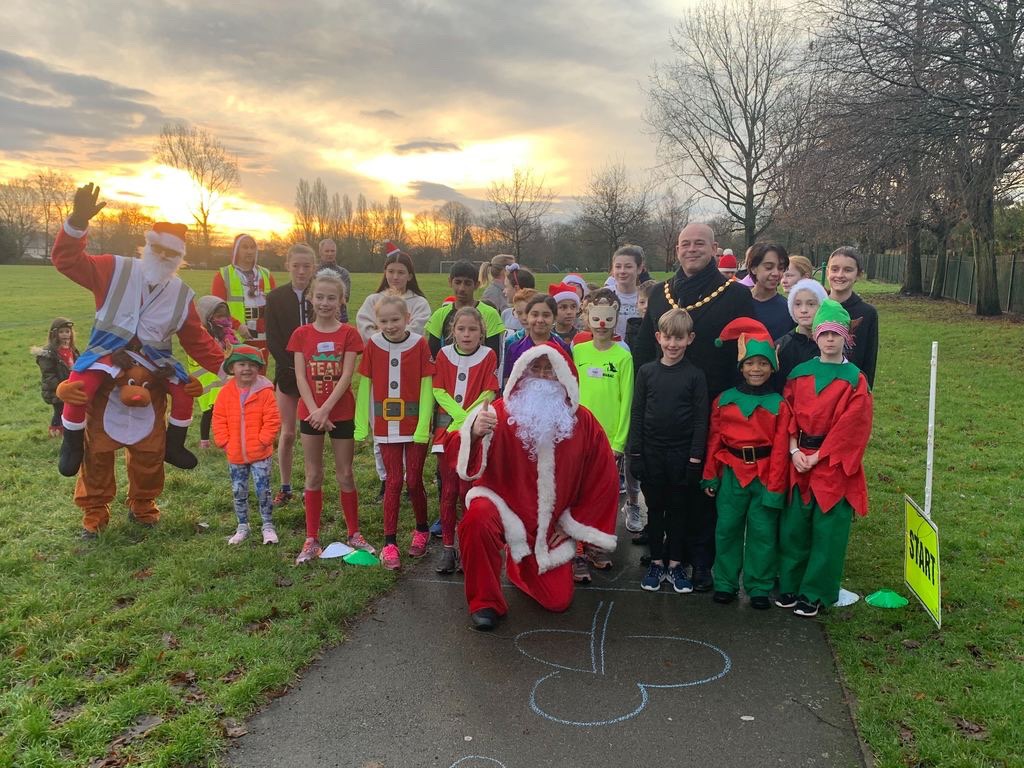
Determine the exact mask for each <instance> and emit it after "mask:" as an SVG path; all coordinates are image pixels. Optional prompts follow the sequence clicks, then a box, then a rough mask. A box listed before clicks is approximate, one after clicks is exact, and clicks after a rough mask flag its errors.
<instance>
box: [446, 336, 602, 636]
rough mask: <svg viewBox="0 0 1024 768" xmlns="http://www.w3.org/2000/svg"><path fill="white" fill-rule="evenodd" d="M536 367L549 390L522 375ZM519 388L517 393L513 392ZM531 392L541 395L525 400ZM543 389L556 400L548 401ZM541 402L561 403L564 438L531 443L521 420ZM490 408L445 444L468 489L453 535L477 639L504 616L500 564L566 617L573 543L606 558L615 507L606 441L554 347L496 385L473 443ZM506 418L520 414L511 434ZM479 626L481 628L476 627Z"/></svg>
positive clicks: (539, 351) (526, 355) (536, 352)
mask: <svg viewBox="0 0 1024 768" xmlns="http://www.w3.org/2000/svg"><path fill="white" fill-rule="evenodd" d="M540 358H546V359H547V360H548V361H549V362H550V365H551V368H552V370H553V372H554V377H555V381H551V380H548V379H539V378H537V377H535V376H533V375H532V374H530V373H528V370H529V369H530V368H531V366H532V365H533V364H534V362H535V361H539V359H540ZM537 384H542V385H543V386H542V387H536V386H535V385H537ZM549 385H554V386H551V387H549ZM520 387H522V388H523V392H522V393H518V392H517V389H519V388H520ZM535 389H538V390H542V391H543V394H540V395H538V396H536V397H529V395H530V393H531V391H533V390H535ZM549 389H550V390H551V391H552V392H554V393H555V394H558V393H560V394H562V395H563V396H564V398H565V400H564V401H561V402H559V400H558V398H557V397H554V398H553V397H551V394H550V393H549V392H548V390H549ZM524 395H527V397H525V398H524ZM545 401H548V402H556V403H559V404H562V403H564V407H565V409H566V412H567V414H568V430H567V431H564V432H562V431H559V432H557V433H556V434H554V435H547V436H544V437H543V438H539V439H531V433H530V431H529V430H528V428H527V427H528V424H529V417H528V413H529V410H530V408H531V406H536V407H537V408H538V409H539V408H541V407H543V404H544V402H545ZM489 407H490V406H487V405H486V404H484V405H481V406H478V407H477V408H475V409H474V410H473V411H471V412H470V413H469V414H468V415H467V417H466V421H465V422H464V423H463V425H462V427H461V428H460V429H459V432H458V433H456V434H455V435H453V437H452V440H453V444H454V445H453V447H454V448H457V450H458V464H457V466H458V471H459V476H460V477H461V478H462V479H464V480H467V481H471V482H472V484H473V487H472V488H471V489H470V491H469V493H468V494H467V495H466V503H467V509H466V514H465V516H464V517H463V518H462V522H461V523H460V524H459V528H458V533H459V550H460V553H461V555H462V566H463V570H464V572H465V577H466V580H465V589H466V601H467V602H468V604H469V610H470V612H471V613H472V614H473V619H474V623H475V624H476V626H477V628H479V629H491V628H493V626H494V623H495V620H496V618H497V617H498V616H502V615H504V614H505V613H507V611H508V604H507V603H506V601H505V596H504V595H503V594H502V588H501V559H502V555H503V554H506V555H507V556H506V558H505V561H506V567H507V571H508V578H509V580H510V581H511V582H512V583H513V584H514V585H515V586H516V587H518V588H519V589H520V590H522V591H523V592H525V593H526V594H527V595H529V596H530V597H532V598H533V599H534V600H536V601H537V602H538V603H540V604H541V605H542V606H543V607H544V608H546V609H548V610H551V611H564V610H566V609H567V608H568V607H569V605H570V603H571V602H572V596H573V588H574V584H573V579H572V565H571V563H572V559H573V556H574V555H575V553H576V541H574V539H575V540H578V541H583V542H586V543H589V544H594V545H596V546H598V547H601V548H602V549H605V550H607V551H612V550H614V549H615V544H616V539H615V534H614V531H615V516H616V507H617V504H618V487H617V473H616V471H615V459H614V457H613V455H612V450H611V447H610V446H609V445H608V439H607V437H605V434H604V430H603V429H602V428H601V425H600V423H598V421H597V419H596V418H594V416H593V415H592V414H591V413H590V412H589V411H588V410H587V409H586V408H581V407H580V406H579V384H578V383H577V381H576V377H575V374H574V369H573V366H572V362H571V360H570V359H569V358H568V355H567V354H566V353H565V352H564V351H563V350H562V349H561V347H559V346H557V344H556V343H548V344H539V345H537V346H535V347H532V348H530V349H528V350H526V351H525V352H523V354H522V355H521V356H520V357H519V359H518V360H517V361H516V365H515V366H514V367H513V368H512V371H511V374H510V376H509V379H508V382H507V383H506V384H505V390H504V399H502V400H498V401H497V402H495V403H494V405H493V409H494V413H495V415H496V418H497V423H496V424H495V427H494V429H493V431H491V432H490V433H489V434H486V435H484V436H483V437H480V438H479V439H473V436H472V435H473V425H474V423H475V422H476V420H477V419H479V418H480V416H481V412H482V410H483V409H484V408H489ZM512 413H516V414H520V415H519V418H520V419H521V420H522V421H523V422H524V423H522V424H517V423H516V419H515V418H514V417H513V416H512ZM559 416H563V414H559ZM534 434H536V433H534ZM561 534H565V535H567V536H568V537H570V538H565V539H564V540H561V541H560V542H559V543H557V544H556V545H555V546H551V545H550V543H551V542H552V537H556V540H557V539H559V538H562V536H561ZM478 616H480V617H484V618H485V620H484V621H483V622H480V621H478V620H477V619H478Z"/></svg>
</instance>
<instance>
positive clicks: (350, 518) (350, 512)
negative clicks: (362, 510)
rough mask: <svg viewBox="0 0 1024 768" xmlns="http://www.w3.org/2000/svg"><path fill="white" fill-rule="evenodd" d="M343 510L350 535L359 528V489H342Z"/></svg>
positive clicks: (340, 494)
mask: <svg viewBox="0 0 1024 768" xmlns="http://www.w3.org/2000/svg"><path fill="white" fill-rule="evenodd" d="M339 496H340V497H341V511H342V512H343V513H344V514H345V527H347V528H348V535H349V536H351V535H352V534H353V533H355V532H356V531H358V530H359V493H358V492H357V491H341V492H340V493H339Z"/></svg>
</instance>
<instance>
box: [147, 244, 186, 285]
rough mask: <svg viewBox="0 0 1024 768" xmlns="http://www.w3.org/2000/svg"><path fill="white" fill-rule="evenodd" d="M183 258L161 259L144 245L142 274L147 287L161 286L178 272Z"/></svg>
mask: <svg viewBox="0 0 1024 768" xmlns="http://www.w3.org/2000/svg"><path fill="white" fill-rule="evenodd" d="M184 259H185V257H184V256H179V257H178V258H176V259H162V258H160V257H159V256H157V255H156V254H155V253H153V249H152V248H151V247H150V246H149V244H148V243H147V244H146V247H145V248H143V249H142V274H143V275H144V276H145V278H146V282H147V283H148V284H149V285H163V284H164V283H166V282H167V281H168V280H170V279H171V278H172V277H174V274H175V273H176V272H177V271H178V267H180V266H181V262H182V261H184Z"/></svg>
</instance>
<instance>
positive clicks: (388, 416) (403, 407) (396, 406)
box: [373, 397, 420, 421]
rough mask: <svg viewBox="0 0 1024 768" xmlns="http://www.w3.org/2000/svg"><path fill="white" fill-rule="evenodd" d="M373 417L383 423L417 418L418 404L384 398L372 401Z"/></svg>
mask: <svg viewBox="0 0 1024 768" xmlns="http://www.w3.org/2000/svg"><path fill="white" fill-rule="evenodd" d="M373 415H374V416H378V417H380V418H382V419H384V421H401V420H402V419H404V418H405V417H406V416H419V415H420V404H419V403H407V402H405V400H403V399H402V398H400V397H385V398H384V399H383V400H374V401H373Z"/></svg>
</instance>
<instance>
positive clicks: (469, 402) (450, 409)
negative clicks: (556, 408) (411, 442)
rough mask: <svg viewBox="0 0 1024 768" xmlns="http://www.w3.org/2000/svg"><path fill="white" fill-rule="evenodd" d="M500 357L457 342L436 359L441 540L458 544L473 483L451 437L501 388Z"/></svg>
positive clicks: (435, 441)
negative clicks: (459, 515) (461, 505)
mask: <svg viewBox="0 0 1024 768" xmlns="http://www.w3.org/2000/svg"><path fill="white" fill-rule="evenodd" d="M497 369H498V360H497V358H496V357H495V356H494V350H493V349H491V348H490V347H485V346H480V347H478V348H477V350H476V352H473V353H472V354H470V355H464V354H462V353H461V352H459V350H458V348H457V347H456V346H455V345H454V344H449V345H448V346H446V347H442V348H441V351H440V352H439V353H438V355H437V360H436V361H435V362H434V380H433V386H434V400H435V401H436V402H437V405H438V408H437V409H436V411H435V412H434V448H433V451H434V453H437V454H438V457H437V465H438V469H439V470H440V472H441V540H442V542H443V543H444V546H446V547H451V546H454V545H455V507H456V504H457V503H458V500H459V499H460V498H462V499H463V502H464V500H465V495H466V493H467V492H468V491H469V483H467V482H466V481H465V480H461V479H460V478H459V473H458V469H457V467H456V463H457V462H456V459H457V456H456V453H457V449H452V450H448V448H447V446H448V444H449V443H450V440H449V437H450V435H451V434H452V433H455V432H458V431H459V427H461V426H462V422H464V421H465V420H466V414H468V413H469V412H470V411H471V410H473V409H474V408H476V407H477V406H478V405H480V403H482V402H484V401H485V400H486V401H488V402H489V401H490V400H492V399H494V395H495V393H496V392H497V391H498V389H499V387H498V372H497Z"/></svg>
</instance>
